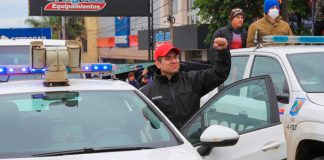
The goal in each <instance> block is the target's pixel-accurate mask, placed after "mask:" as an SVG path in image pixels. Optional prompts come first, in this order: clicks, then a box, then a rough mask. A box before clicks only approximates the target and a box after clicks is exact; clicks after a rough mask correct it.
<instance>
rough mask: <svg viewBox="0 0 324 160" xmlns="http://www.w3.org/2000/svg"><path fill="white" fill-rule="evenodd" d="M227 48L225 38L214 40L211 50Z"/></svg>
mask: <svg viewBox="0 0 324 160" xmlns="http://www.w3.org/2000/svg"><path fill="white" fill-rule="evenodd" d="M227 47H228V42H227V40H226V39H225V38H220V37H218V38H215V40H214V44H213V48H214V49H217V50H223V49H227Z"/></svg>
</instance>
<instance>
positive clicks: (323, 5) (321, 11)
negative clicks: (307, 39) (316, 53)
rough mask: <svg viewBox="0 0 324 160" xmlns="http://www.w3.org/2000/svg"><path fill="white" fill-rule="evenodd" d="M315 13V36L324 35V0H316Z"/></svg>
mask: <svg viewBox="0 0 324 160" xmlns="http://www.w3.org/2000/svg"><path fill="white" fill-rule="evenodd" d="M314 1H315V2H312V0H311V2H312V3H315V14H314V16H315V17H314V30H313V35H314V36H324V0H314Z"/></svg>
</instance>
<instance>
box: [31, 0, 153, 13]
mask: <svg viewBox="0 0 324 160" xmlns="http://www.w3.org/2000/svg"><path fill="white" fill-rule="evenodd" d="M149 6H150V1H149V0H29V16H98V17H110V16H148V15H149V12H150V7H149Z"/></svg>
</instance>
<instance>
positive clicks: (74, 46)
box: [66, 40, 81, 71]
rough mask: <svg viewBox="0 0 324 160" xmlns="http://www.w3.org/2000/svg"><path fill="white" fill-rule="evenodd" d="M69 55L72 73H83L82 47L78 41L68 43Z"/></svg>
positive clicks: (69, 65)
mask: <svg viewBox="0 0 324 160" xmlns="http://www.w3.org/2000/svg"><path fill="white" fill-rule="evenodd" d="M66 47H67V50H68V54H69V62H68V67H69V68H70V69H71V71H81V45H80V43H79V42H78V41H71V40H69V41H66Z"/></svg>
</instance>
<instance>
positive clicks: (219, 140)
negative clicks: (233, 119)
mask: <svg viewBox="0 0 324 160" xmlns="http://www.w3.org/2000/svg"><path fill="white" fill-rule="evenodd" d="M239 138H240V135H239V134H238V133H237V132H236V131H234V130H233V129H231V128H228V127H224V126H220V125H211V126H209V127H208V128H207V129H206V130H205V131H204V132H203V133H202V134H201V136H200V141H201V142H202V145H201V146H200V147H199V148H198V153H199V154H200V155H201V156H206V155H208V154H209V153H210V151H211V149H212V148H213V147H225V146H233V145H235V144H236V143H237V142H238V140H239Z"/></svg>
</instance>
